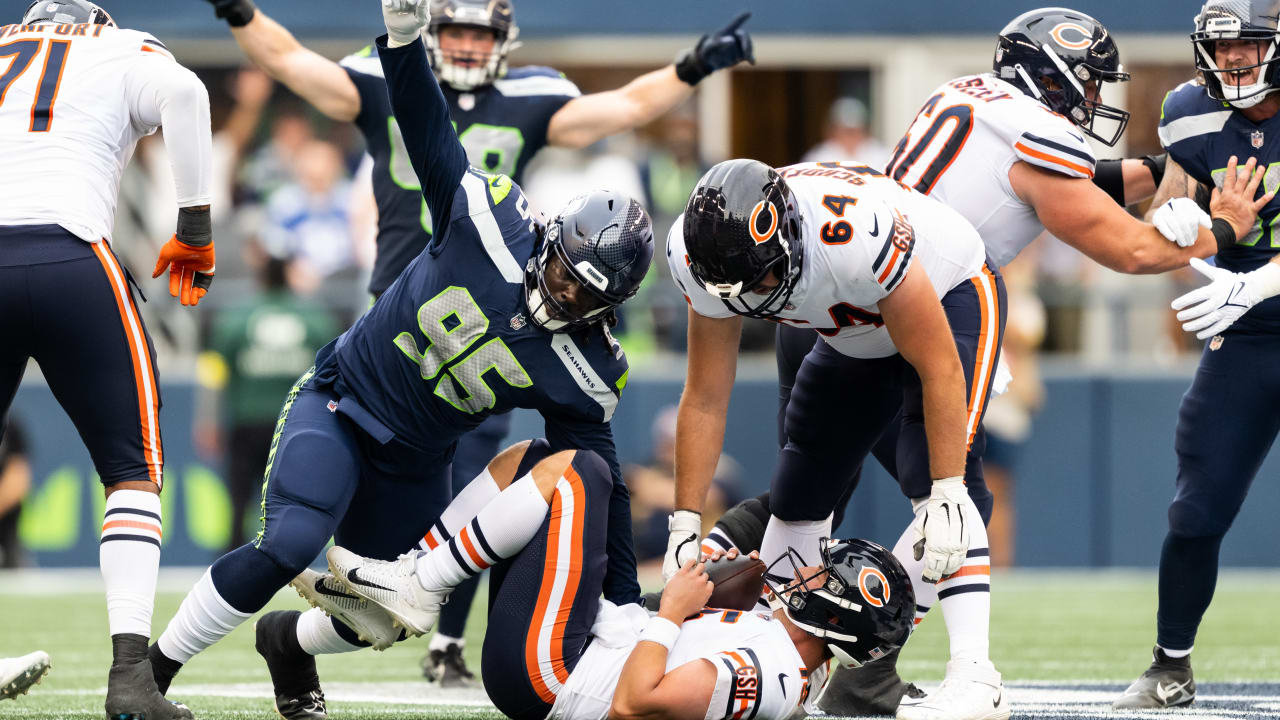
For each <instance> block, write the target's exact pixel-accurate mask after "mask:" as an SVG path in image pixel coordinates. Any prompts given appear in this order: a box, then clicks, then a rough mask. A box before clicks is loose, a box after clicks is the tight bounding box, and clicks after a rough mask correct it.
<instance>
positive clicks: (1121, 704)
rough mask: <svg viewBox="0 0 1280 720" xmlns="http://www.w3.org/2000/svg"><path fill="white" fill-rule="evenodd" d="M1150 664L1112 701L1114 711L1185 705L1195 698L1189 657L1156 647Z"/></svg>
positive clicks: (1194, 683) (1194, 684) (1194, 686)
mask: <svg viewBox="0 0 1280 720" xmlns="http://www.w3.org/2000/svg"><path fill="white" fill-rule="evenodd" d="M1151 654H1152V655H1153V659H1152V661H1151V667H1149V668H1147V671H1146V672H1144V673H1142V676H1141V677H1139V678H1138V679H1137V680H1134V681H1133V684H1132V685H1130V686H1129V689H1127V690H1125V691H1124V694H1123V695H1121V696H1120V697H1118V698H1116V701H1115V702H1113V703H1111V707H1113V708H1115V709H1117V710H1134V709H1139V708H1143V709H1159V708H1175V707H1186V706H1187V705H1190V704H1191V703H1192V702H1194V701H1195V699H1196V681H1195V679H1193V678H1192V676H1191V656H1190V655H1187V656H1185V657H1180V658H1171V657H1169V656H1168V655H1165V654H1164V651H1163V650H1161V649H1160V648H1159V646H1157V647H1156V648H1154V649H1153V650H1152V651H1151Z"/></svg>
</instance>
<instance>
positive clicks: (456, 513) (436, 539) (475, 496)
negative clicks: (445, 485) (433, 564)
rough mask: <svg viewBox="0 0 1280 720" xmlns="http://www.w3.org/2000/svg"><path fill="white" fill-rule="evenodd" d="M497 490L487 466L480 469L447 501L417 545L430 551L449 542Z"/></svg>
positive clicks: (493, 496)
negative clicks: (442, 510) (450, 500)
mask: <svg viewBox="0 0 1280 720" xmlns="http://www.w3.org/2000/svg"><path fill="white" fill-rule="evenodd" d="M499 492H500V491H499V490H498V483H497V482H496V481H494V479H493V475H491V474H490V473H489V468H488V467H486V468H485V469H484V470H481V471H480V474H479V475H477V476H476V477H475V479H474V480H472V481H471V482H469V483H467V486H466V487H464V488H462V492H460V493H458V496H457V497H455V498H454V499H453V502H451V503H449V507H447V508H445V509H444V512H442V513H440V519H439V520H437V521H436V523H435V524H434V525H432V526H431V530H430V531H429V532H427V534H426V535H424V536H423V537H422V539H421V540H419V541H418V547H419V548H421V549H422V550H428V551H430V550H435V549H436V548H438V547H440V546H441V545H443V544H445V543H447V542H449V539H450V538H452V537H453V536H454V535H456V534H457V533H458V531H459V530H461V529H462V526H463V525H466V524H467V523H468V522H470V521H471V518H474V517H475V516H476V515H478V514H479V513H480V511H481V510H482V509H484V506H485V505H488V504H489V502H490V501H492V500H493V499H494V498H496V497H497V496H498V493H499Z"/></svg>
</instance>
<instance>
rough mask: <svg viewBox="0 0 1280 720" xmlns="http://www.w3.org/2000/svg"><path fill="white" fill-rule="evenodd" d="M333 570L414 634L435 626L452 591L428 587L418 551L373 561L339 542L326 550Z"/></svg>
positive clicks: (340, 580) (354, 589)
mask: <svg viewBox="0 0 1280 720" xmlns="http://www.w3.org/2000/svg"><path fill="white" fill-rule="evenodd" d="M325 558H327V559H328V561H329V571H330V572H332V573H333V575H334V577H335V578H337V580H338V581H339V582H341V583H342V584H343V585H345V586H346V587H347V589H348V590H350V591H351V592H353V593H355V594H356V595H359V596H360V597H362V598H365V599H366V600H369V601H371V602H373V603H374V604H376V605H378V606H379V607H381V608H382V609H383V610H386V611H387V612H388V613H390V615H391V617H392V618H393V620H394V621H395V623H394V624H395V625H396V626H398V627H402V628H404V629H405V632H407V633H409V634H410V635H425V634H427V633H429V632H431V628H433V627H435V624H436V619H437V618H438V617H440V606H441V605H443V604H444V603H445V601H446V600H447V599H448V598H449V592H450V591H451V590H452V589H453V588H449V589H448V590H427V589H426V588H424V587H423V586H422V583H420V582H418V563H417V554H416V553H406V554H404V555H401V556H400V558H399V559H398V560H395V561H391V562H388V561H385V560H370V559H369V558H365V557H361V556H359V555H356V554H355V553H353V552H351V551H350V550H347V549H346V548H343V547H339V546H337V545H335V546H333V547H331V548H329V551H328V552H327V553H325Z"/></svg>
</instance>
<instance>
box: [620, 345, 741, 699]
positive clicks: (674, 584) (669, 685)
mask: <svg viewBox="0 0 1280 720" xmlns="http://www.w3.org/2000/svg"><path fill="white" fill-rule="evenodd" d="M735 354H736V353H735ZM712 589H713V585H712V583H711V579H710V578H709V577H707V572H706V566H705V565H704V564H703V563H700V562H694V561H692V560H691V561H689V562H687V563H685V565H684V567H682V568H680V570H679V572H677V573H676V574H675V575H672V576H671V579H670V580H668V581H667V584H666V587H664V588H663V590H662V603H661V605H660V606H659V607H658V614H657V616H656V617H653V618H651V619H650V620H649V623H648V625H646V626H645V629H644V631H643V632H642V633H641V635H640V642H638V643H636V647H635V649H634V650H632V651H631V655H630V656H628V657H627V662H626V664H625V665H623V666H622V675H621V676H620V677H619V678H618V687H617V689H616V690H615V692H614V694H613V704H612V706H611V707H610V708H609V717H610V718H614V720H648V719H649V718H653V719H654V720H658V719H660V718H661V719H668V718H670V719H672V720H685V719H687V720H700V718H703V717H705V716H706V714H707V706H708V705H709V704H710V703H711V695H712V693H713V692H714V691H715V684H716V670H715V668H714V667H713V666H712V665H711V662H710V661H708V660H704V659H698V660H694V661H692V662H688V663H685V664H684V665H681V666H680V667H678V668H676V669H674V670H672V671H671V672H669V673H668V672H665V671H666V666H667V654H668V652H669V651H670V650H671V647H672V646H673V645H675V641H676V637H677V636H678V635H679V634H680V626H681V625H683V624H684V621H685V618H688V617H692V616H695V615H697V614H698V612H699V611H700V610H702V608H703V607H704V606H705V605H706V603H707V599H708V598H710V597H711V591H712Z"/></svg>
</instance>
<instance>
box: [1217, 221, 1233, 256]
mask: <svg viewBox="0 0 1280 720" xmlns="http://www.w3.org/2000/svg"><path fill="white" fill-rule="evenodd" d="M1211 229H1212V230H1213V239H1214V240H1217V241H1218V252H1222V251H1223V250H1226V249H1227V248H1229V247H1231V246H1232V245H1235V244H1236V231H1235V229H1233V228H1232V227H1231V223H1229V222H1227V221H1226V220H1223V219H1222V218H1214V219H1213V227H1212V228H1211Z"/></svg>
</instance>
